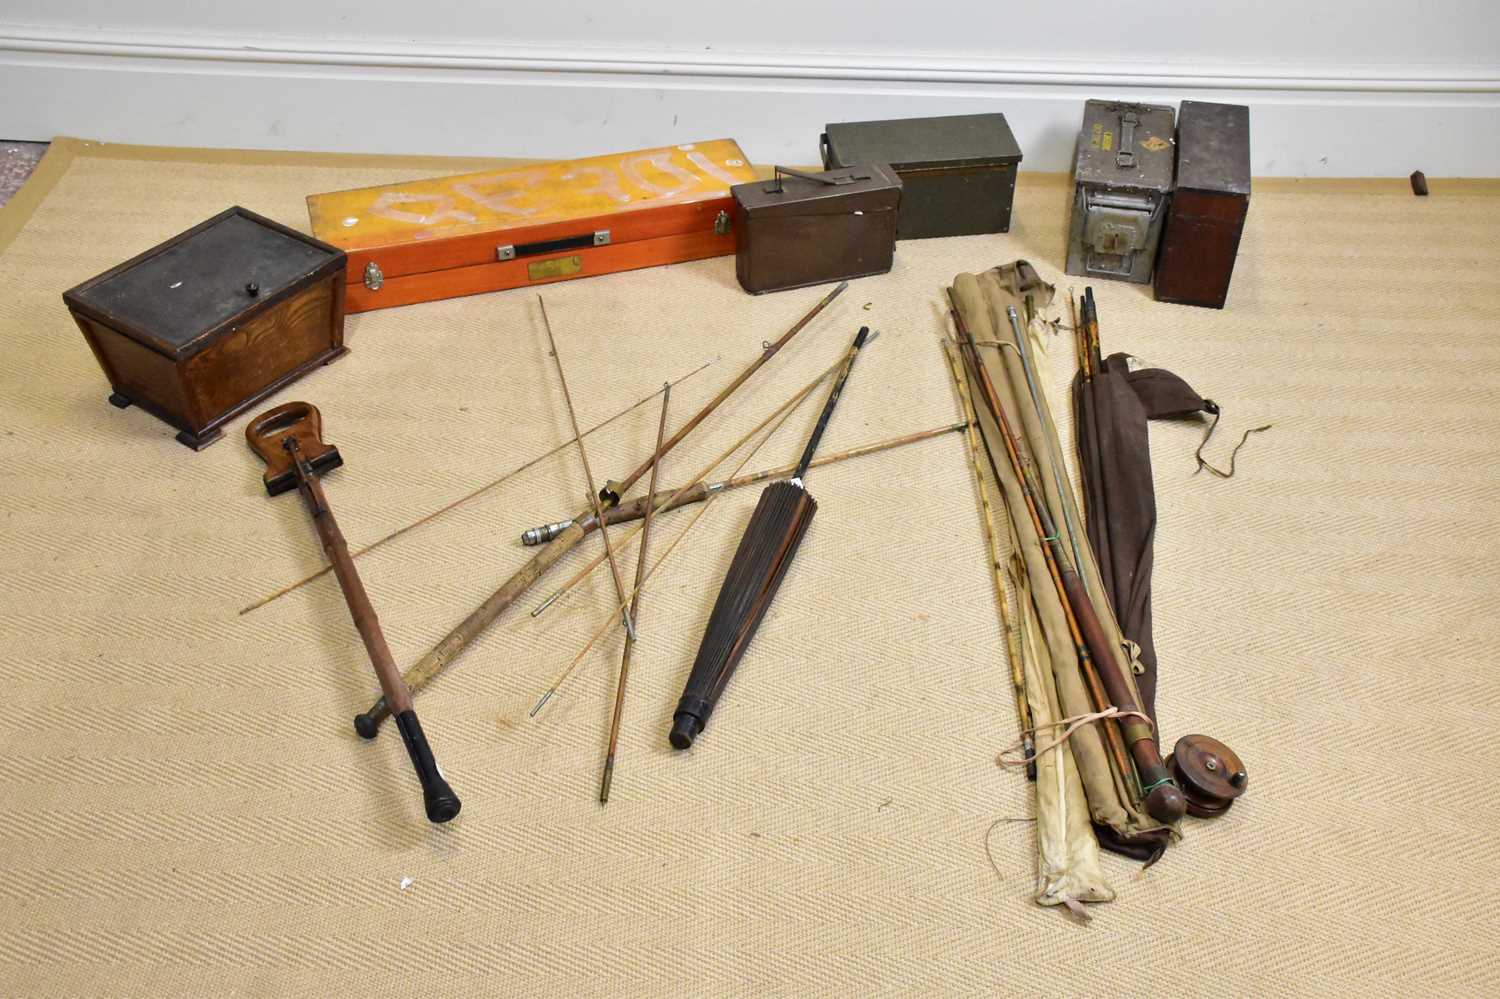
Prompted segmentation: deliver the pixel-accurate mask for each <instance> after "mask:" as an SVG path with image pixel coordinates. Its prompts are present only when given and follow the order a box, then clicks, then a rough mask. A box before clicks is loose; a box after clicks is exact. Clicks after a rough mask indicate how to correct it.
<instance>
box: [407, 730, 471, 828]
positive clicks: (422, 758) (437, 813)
mask: <svg viewBox="0 0 1500 999" xmlns="http://www.w3.org/2000/svg"><path fill="white" fill-rule="evenodd" d="M396 727H397V728H399V729H400V730H401V741H402V742H404V743H406V753H407V755H408V756H410V757H411V765H412V766H413V767H414V768H415V769H416V771H417V779H418V780H420V781H421V782H422V802H423V804H424V805H426V807H427V818H428V821H431V822H447V821H448V820H449V819H451V818H453V817H454V816H455V815H457V814H458V811H459V809H460V808H462V807H463V803H462V802H460V801H459V800H458V795H456V794H454V793H453V788H451V787H449V786H448V782H447V780H445V779H444V778H443V774H442V771H440V770H438V765H437V763H436V761H434V760H433V758H432V748H431V747H429V746H428V745H427V736H426V735H424V734H423V733H422V723H421V722H419V721H417V713H416V712H415V711H403V712H401V713H400V714H399V715H397V716H396Z"/></svg>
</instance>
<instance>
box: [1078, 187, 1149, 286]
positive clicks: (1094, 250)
mask: <svg viewBox="0 0 1500 999" xmlns="http://www.w3.org/2000/svg"><path fill="white" fill-rule="evenodd" d="M1156 207H1157V206H1156V203H1155V202H1153V201H1152V199H1150V198H1142V197H1136V196H1131V195H1120V194H1093V193H1091V194H1090V196H1089V197H1088V199H1087V201H1086V202H1085V208H1084V211H1085V214H1084V223H1083V245H1084V250H1085V253H1086V254H1087V257H1086V260H1087V263H1086V266H1087V268H1088V270H1089V272H1090V273H1095V274H1122V275H1127V274H1129V273H1130V272H1131V269H1132V267H1133V266H1134V264H1135V254H1136V252H1137V251H1140V250H1143V249H1145V246H1146V240H1147V238H1148V237H1149V235H1150V232H1151V220H1152V216H1153V215H1154V214H1155V212H1156Z"/></svg>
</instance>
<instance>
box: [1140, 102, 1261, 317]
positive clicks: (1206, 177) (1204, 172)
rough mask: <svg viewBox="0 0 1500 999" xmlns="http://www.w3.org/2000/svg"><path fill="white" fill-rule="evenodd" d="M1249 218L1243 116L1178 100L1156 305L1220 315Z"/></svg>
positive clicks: (1234, 107) (1240, 111)
mask: <svg viewBox="0 0 1500 999" xmlns="http://www.w3.org/2000/svg"><path fill="white" fill-rule="evenodd" d="M1249 211H1250V109H1249V108H1247V107H1245V106H1244V105H1241V104H1209V103H1206V102H1204V101H1183V102H1182V109H1181V111H1179V112H1178V114H1177V190H1176V192H1175V193H1174V194H1173V195H1172V207H1171V209H1170V210H1169V211H1168V212H1167V224H1166V228H1165V230H1164V231H1163V232H1162V237H1161V257H1160V259H1158V260H1157V262H1156V285H1155V290H1156V300H1157V301H1158V302H1179V303H1181V304H1184V305H1202V306H1206V307H1208V308H1210V309H1222V308H1223V307H1224V302H1225V300H1226V299H1227V298H1228V297H1229V280H1230V278H1231V277H1233V275H1234V261H1235V257H1236V256H1237V255H1238V254H1239V250H1240V235H1241V233H1243V232H1244V230H1245V216H1246V215H1247V214H1248V213H1249Z"/></svg>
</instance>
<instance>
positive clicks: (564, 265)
mask: <svg viewBox="0 0 1500 999" xmlns="http://www.w3.org/2000/svg"><path fill="white" fill-rule="evenodd" d="M581 270H583V258H582V257H580V256H576V255H575V256H571V257H553V258H552V259H551V260H538V261H537V262H536V263H534V264H527V265H526V276H527V277H528V278H529V279H531V280H532V281H545V280H546V279H547V278H560V277H567V276H568V275H569V274H577V273H578V272H579V271H581Z"/></svg>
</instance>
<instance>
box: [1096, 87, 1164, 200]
mask: <svg viewBox="0 0 1500 999" xmlns="http://www.w3.org/2000/svg"><path fill="white" fill-rule="evenodd" d="M1174 117H1175V116H1174V113H1173V111H1172V109H1171V108H1170V107H1167V106H1165V105H1159V104H1127V103H1122V102H1120V101H1086V102H1085V103H1084V105H1083V128H1082V130H1081V131H1080V132H1079V134H1078V152H1077V155H1076V157H1075V158H1074V161H1073V177H1074V179H1075V180H1076V181H1077V182H1078V183H1080V184H1099V185H1102V186H1104V187H1109V188H1127V189H1133V190H1138V191H1155V192H1158V193H1161V194H1166V193H1167V192H1169V191H1171V190H1172V174H1173V169H1172V168H1173V160H1174V156H1175V151H1174V149H1173V147H1174V145H1175V139H1174V136H1173V134H1172V124H1173V118H1174Z"/></svg>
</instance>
